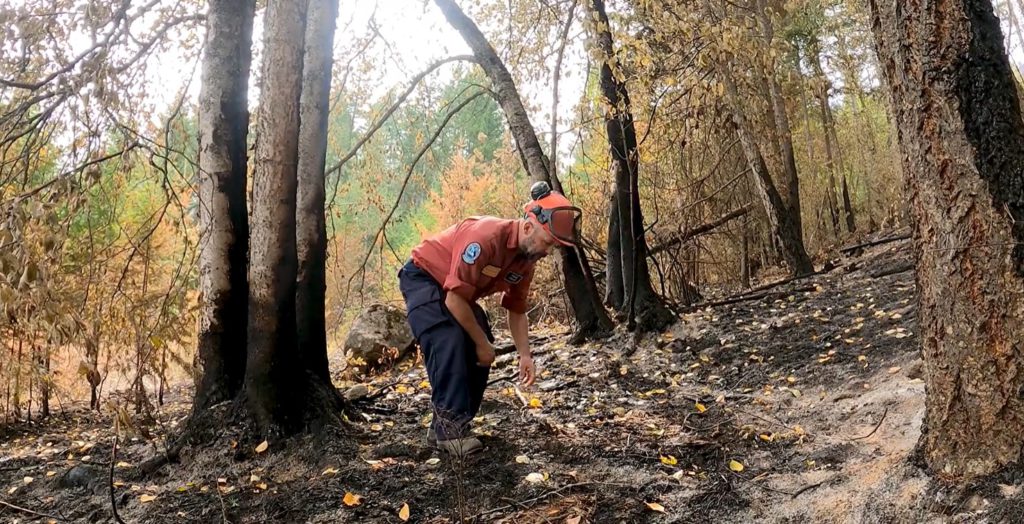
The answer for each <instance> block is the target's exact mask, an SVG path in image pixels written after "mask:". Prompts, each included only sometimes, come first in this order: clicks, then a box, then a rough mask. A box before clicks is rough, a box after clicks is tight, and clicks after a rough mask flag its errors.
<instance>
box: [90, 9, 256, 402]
mask: <svg viewBox="0 0 1024 524" xmlns="http://www.w3.org/2000/svg"><path fill="white" fill-rule="evenodd" d="M255 6H256V3H255V0H241V1H236V0H211V1H210V9H209V12H208V13H207V18H206V20H207V28H206V46H205V50H206V51H205V55H204V57H203V69H202V87H201V88H200V92H199V229H200V247H199V249H200V252H199V289H200V292H201V294H200V297H201V299H200V313H199V335H198V348H197V351H196V359H195V364H196V394H195V398H194V400H193V410H194V411H195V412H200V411H201V410H203V409H205V408H207V407H209V406H211V405H213V404H216V403H218V402H223V401H225V400H230V399H233V398H235V396H236V395H237V394H238V393H239V391H241V388H242V381H243V377H244V374H245V360H246V322H247V319H248V313H247V301H248V280H247V278H246V261H247V259H248V256H249V222H248V211H247V210H246V202H245V201H246V195H245V192H246V152H247V147H246V136H247V134H248V128H249V109H248V102H249V100H248V85H249V66H250V62H251V60H252V23H253V16H254V11H255ZM96 343H97V344H98V342H96Z"/></svg>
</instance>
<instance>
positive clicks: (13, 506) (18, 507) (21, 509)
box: [0, 500, 124, 524]
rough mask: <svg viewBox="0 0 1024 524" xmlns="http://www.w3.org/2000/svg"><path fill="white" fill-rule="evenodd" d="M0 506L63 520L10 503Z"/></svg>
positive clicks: (59, 518)
mask: <svg viewBox="0 0 1024 524" xmlns="http://www.w3.org/2000/svg"><path fill="white" fill-rule="evenodd" d="M0 506H4V507H7V508H11V509H13V510H17V511H20V512H22V513H28V514H29V515H35V516H37V517H46V518H49V519H53V520H64V519H63V518H61V517H57V516H54V515H50V514H48V513H40V512H38V511H32V510H30V509H28V508H23V507H21V506H15V505H14V504H11V503H10V502H4V501H2V500H0ZM122 524H124V523H122Z"/></svg>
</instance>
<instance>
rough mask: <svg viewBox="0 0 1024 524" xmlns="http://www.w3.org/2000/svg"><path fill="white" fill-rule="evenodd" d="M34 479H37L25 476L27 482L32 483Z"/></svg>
mask: <svg viewBox="0 0 1024 524" xmlns="http://www.w3.org/2000/svg"><path fill="white" fill-rule="evenodd" d="M33 480H35V479H34V478H32V477H25V478H24V481H25V484H31V483H32V481H33Z"/></svg>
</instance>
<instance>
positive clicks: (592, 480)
mask: <svg viewBox="0 0 1024 524" xmlns="http://www.w3.org/2000/svg"><path fill="white" fill-rule="evenodd" d="M910 257H911V255H910V252H909V241H901V242H897V243H890V244H885V245H880V246H875V247H872V248H869V249H867V250H864V252H863V253H858V254H856V255H855V256H852V257H849V258H845V259H843V260H841V261H839V263H838V267H837V268H836V269H834V270H832V271H830V272H828V273H824V274H820V275H817V276H814V277H811V278H807V279H802V280H798V281H794V282H790V283H788V284H785V285H782V286H779V287H777V288H773V289H771V290H770V294H769V295H768V296H767V297H765V298H762V299H757V300H749V301H742V302H738V303H736V304H732V305H728V306H721V307H716V308H706V309H702V310H699V311H695V312H692V313H688V314H685V315H683V316H682V318H681V321H680V322H679V323H678V324H677V325H676V326H674V327H673V328H672V329H671V330H670V331H668V332H666V333H664V334H660V335H652V336H649V337H646V338H645V339H643V340H640V341H637V342H635V343H634V341H633V339H632V336H631V335H629V334H627V333H620V334H618V335H616V336H615V337H613V338H611V339H609V340H605V341H602V342H601V343H591V344H587V345H584V346H579V347H573V346H568V345H566V343H565V341H566V340H567V339H568V336H569V334H568V332H566V331H565V330H564V328H559V327H557V326H553V327H552V326H549V327H546V328H542V329H541V330H539V334H541V335H545V336H546V337H547V338H546V340H547V342H546V343H544V344H542V345H539V346H538V347H536V348H535V352H536V354H537V357H536V360H537V362H538V365H539V367H541V368H543V373H542V374H541V377H540V379H539V381H538V384H537V385H535V386H534V387H533V388H532V389H531V390H529V391H524V390H519V389H517V388H515V387H514V386H513V382H512V381H511V380H509V379H510V378H511V377H512V374H513V372H514V366H513V365H512V361H511V360H510V358H509V357H502V358H500V359H499V362H498V365H497V366H496V368H495V369H494V371H493V372H492V379H493V380H494V381H495V383H494V384H492V385H491V387H490V389H489V390H488V393H487V397H486V399H485V402H484V407H483V409H482V413H481V415H480V417H479V418H478V419H477V420H476V421H475V429H474V431H475V432H476V433H477V434H478V435H480V437H481V438H482V440H483V441H484V443H485V445H486V450H485V451H484V452H483V453H481V454H479V455H476V456H473V457H470V458H468V459H466V460H465V461H456V460H451V459H449V458H447V457H444V456H440V455H439V454H438V453H437V452H436V451H434V450H433V449H431V448H430V447H429V446H427V444H426V443H425V441H424V437H425V433H426V430H425V425H426V423H427V420H428V419H427V418H426V416H427V413H428V412H429V408H428V405H429V389H428V387H427V385H426V383H425V375H424V370H423V368H422V366H421V365H418V364H415V363H405V364H404V365H402V366H400V367H399V369H397V370H395V371H394V372H393V373H391V374H388V375H385V376H380V377H377V378H376V379H375V380H374V381H373V382H372V383H370V384H368V386H369V391H370V393H371V396H373V397H374V398H372V400H369V401H365V400H364V401H360V402H357V403H356V407H357V409H359V410H360V411H361V412H362V413H363V414H364V416H363V417H362V419H361V420H353V421H352V423H351V424H350V425H349V427H346V428H339V429H331V430H327V431H325V432H322V433H320V434H317V435H315V436H308V437H303V438H298V439H288V440H283V441H280V442H270V443H269V447H268V449H267V450H266V451H262V452H257V449H259V445H260V442H258V441H256V439H255V438H254V437H253V436H252V432H251V431H249V429H248V428H247V427H246V426H245V425H244V424H225V425H224V426H223V427H214V428H212V429H213V433H212V434H213V441H212V443H210V444H208V445H206V446H202V447H189V448H186V449H185V451H184V452H183V453H182V455H181V460H180V461H179V462H176V463H171V464H168V465H166V466H164V467H162V468H161V469H159V470H158V471H157V472H156V473H154V474H152V475H149V476H141V475H139V473H138V470H137V466H138V465H139V464H141V463H142V462H143V461H145V460H146V459H148V458H151V457H153V456H154V454H157V453H160V452H161V450H162V449H163V446H165V445H166V444H165V443H164V439H165V438H166V437H167V436H168V435H174V434H176V432H177V431H178V430H179V429H180V425H181V424H182V423H183V421H184V420H185V418H186V416H187V413H188V408H189V401H190V398H189V394H190V392H189V391H188V389H187V388H179V389H176V390H175V391H174V392H172V395H170V397H169V398H170V401H169V403H168V404H166V405H165V406H163V407H162V408H161V409H160V410H159V412H158V413H157V414H156V420H155V421H152V422H151V423H149V424H145V423H142V422H139V421H138V420H136V418H135V417H133V416H131V415H129V414H122V416H121V417H120V419H121V421H122V424H121V425H122V427H121V432H120V446H119V449H118V450H117V456H116V457H113V458H112V453H111V451H112V445H113V428H114V423H113V419H114V417H112V415H111V414H110V413H104V414H102V415H97V414H93V413H89V412H87V411H83V410H81V409H72V410H70V411H68V412H67V413H66V414H64V415H63V416H61V415H57V416H55V417H53V418H51V419H50V420H48V421H45V422H44V423H42V424H38V423H36V424H25V423H23V424H18V425H12V426H6V427H0V490H2V491H0V521H3V522H37V521H38V522H46V521H50V520H54V521H66V522H114V518H113V514H112V511H111V506H112V504H111V495H110V493H111V489H113V499H114V501H115V503H116V506H117V509H118V512H119V514H120V515H121V517H122V518H123V519H124V521H125V522H129V523H136V522H139V523H142V522H147V523H165V522H167V523H169V522H232V523H250V522H251V523H255V522H261V523H262V522H281V523H291V522H313V523H326V522H332V523H333V522H359V523H366V522H369V523H378V522H379V523H383V522H401V521H402V520H401V518H400V512H401V510H402V508H403V506H404V505H408V511H409V518H408V521H409V522H430V523H442V522H459V521H460V519H464V521H466V522H507V523H512V522H516V523H540V522H557V523H570V524H571V523H576V522H593V523H605V522H616V523H617V522H628V523H633V522H657V523H685V522H716V523H717V522H780V523H782V522H793V523H796V522H929V521H934V522H1004V521H1005V522H1019V521H1021V517H1022V515H1024V497H1022V495H1021V478H1020V475H1017V474H1014V473H1013V472H1008V473H1007V474H1006V475H1003V476H1001V477H999V478H997V479H994V480H990V481H987V482H986V483H985V484H983V485H978V486H970V487H968V489H959V490H953V489H951V488H947V487H944V486H941V485H936V484H934V483H933V482H932V481H931V480H930V478H929V477H928V476H927V475H926V474H925V473H924V472H923V471H921V470H920V469H919V468H918V467H917V466H915V465H914V460H913V458H914V447H915V444H916V442H917V439H918V436H919V434H920V426H921V420H922V416H923V412H924V402H923V401H924V386H923V382H922V381H921V378H920V375H921V373H922V365H921V362H920V360H919V357H918V350H917V343H918V341H917V333H916V326H917V322H916V320H917V318H916V314H917V310H916V300H915V295H914V280H913V275H914V273H913V271H908V270H905V268H907V267H909V265H910V260H911V258H910ZM901 269H902V270H901ZM890 273H891V274H890ZM339 386H340V387H342V388H348V387H351V386H353V384H348V383H340V384H339ZM218 409H220V410H222V411H223V413H227V412H228V411H229V410H230V407H229V406H221V407H219V408H218ZM210 415H211V418H212V420H221V419H223V420H228V417H227V416H226V415H223V414H222V413H220V412H213V413H210ZM111 463H113V464H114V467H113V475H112V480H113V482H111V475H110V465H111ZM346 494H349V498H348V500H349V502H350V503H352V504H353V505H351V506H350V505H346V503H345V499H346ZM11 505H14V506H17V508H14V507H12V506H11Z"/></svg>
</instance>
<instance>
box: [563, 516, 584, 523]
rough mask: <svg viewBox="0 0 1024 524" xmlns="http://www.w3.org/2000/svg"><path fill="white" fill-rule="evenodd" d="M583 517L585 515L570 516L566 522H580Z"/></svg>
mask: <svg viewBox="0 0 1024 524" xmlns="http://www.w3.org/2000/svg"><path fill="white" fill-rule="evenodd" d="M582 519H583V517H580V516H579V515H576V516H575V517H569V518H567V519H565V524H580V520H582Z"/></svg>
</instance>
